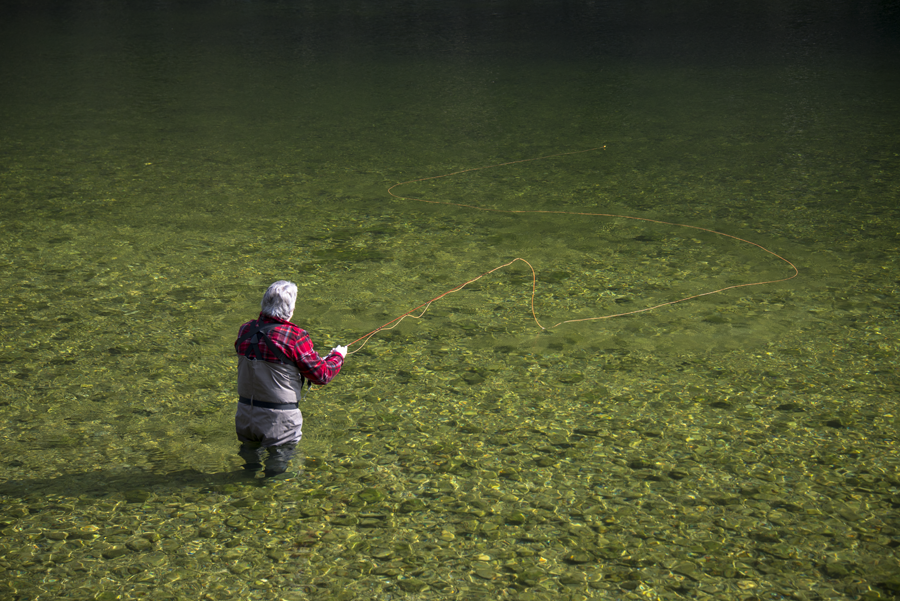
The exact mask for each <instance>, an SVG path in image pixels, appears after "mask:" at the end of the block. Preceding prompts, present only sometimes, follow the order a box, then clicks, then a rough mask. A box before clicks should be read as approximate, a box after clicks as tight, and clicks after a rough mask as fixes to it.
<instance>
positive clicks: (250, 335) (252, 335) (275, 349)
mask: <svg viewBox="0 0 900 601" xmlns="http://www.w3.org/2000/svg"><path fill="white" fill-rule="evenodd" d="M279 325H280V324H277V323H270V324H268V325H264V326H260V325H259V320H258V319H257V320H256V321H255V322H253V325H251V326H250V328H249V329H248V330H247V331H246V332H245V333H244V335H243V336H241V337H240V338H238V342H243V341H245V340H248V339H249V340H250V348H249V349H248V350H249V352H250V355H252V356H251V357H250V358H251V359H254V360H255V359H260V357H257V356H256V345H257V343H258V341H259V338H261V339H262V341H263V342H265V343H266V346H267V347H269V350H270V351H272V354H273V355H275V356H276V357H278V359H279V361H281V362H282V363H284V364H285V365H294V362H293V361H291V360H290V359H288V357H287V355H285V354H284V351H282V350H281V348H279V346H278V345H277V344H275V342H274V341H273V340H272V339H271V338H269V336H268V333H269V332H270V331H271V330H273V329H275V328H276V327H278V326H279ZM257 336H259V338H257ZM303 384H308V385H309V386H312V382H307V380H306V378H305V377H304V376H303V374H300V389H301V390H302V389H303Z"/></svg>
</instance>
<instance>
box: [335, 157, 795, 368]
mask: <svg viewBox="0 0 900 601" xmlns="http://www.w3.org/2000/svg"><path fill="white" fill-rule="evenodd" d="M604 148H606V146H597V147H595V148H588V149H587V150H576V151H573V152H562V153H559V154H548V155H546V156H541V157H535V158H531V159H522V160H519V161H509V162H506V163H498V164H496V165H487V166H484V167H473V168H471V169H463V170H461V171H454V172H452V173H445V174H444V175H435V176H431V177H422V178H419V179H411V180H409V181H405V182H400V183H397V184H394V185H393V186H391V187H390V188H388V190H387V192H388V194H390V195H391V196H393V197H394V198H397V199H400V200H411V201H415V202H426V203H429V204H439V205H447V206H451V207H460V208H464V209H475V210H477V211H487V212H492V213H538V214H549V215H580V216H586V217H618V218H621V219H632V220H634V221H646V222H648V223H658V224H661V225H671V226H674V227H683V228H689V229H692V230H698V231H701V232H708V233H710V234H715V235H717V236H724V237H726V238H731V239H732V240H737V241H738V242H743V243H744V244H749V245H751V246H755V247H756V248H758V249H760V250H762V251H764V252H766V253H768V254H770V255H772V256H773V257H775V258H777V259H779V260H781V261H783V262H784V263H786V264H787V265H789V266H790V268H791V269H792V270H793V273H792V274H791V275H789V276H788V277H785V278H781V279H777V280H765V281H759V282H750V283H747V284H734V285H732V286H725V287H724V288H717V289H716V290H710V291H708V292H701V293H699V294H693V295H691V296H685V297H684V298H679V299H677V300H673V301H668V302H665V303H660V304H658V305H653V306H652V307H646V308H644V309H635V310H634V311H626V312H625V313H615V314H613V315H601V316H598V317H584V318H581V319H567V320H564V321H561V322H559V323H557V324H554V325H552V326H550V329H552V328H555V327H557V326H561V325H563V324H567V323H577V322H582V321H598V320H601V319H612V318H613V317H623V316H625V315H634V314H636V313H644V312H646V311H652V310H654V309H659V308H660V307H666V306H668V305H675V304H677V303H683V302H685V301H689V300H692V299H695V298H700V297H702V296H709V295H711V294H719V293H720V292H725V291H726V290H733V289H735V288H746V287H749V286H763V285H765V284H777V283H778V282H786V281H788V280H792V279H794V278H795V277H797V276H798V275H800V270H799V269H797V266H796V265H794V264H793V263H791V262H790V261H788V260H787V259H785V258H784V257H782V256H781V255H779V254H777V253H775V252H772V251H771V250H769V249H768V248H765V247H764V246H762V245H760V244H757V243H756V242H751V241H750V240H745V239H743V238H738V237H737V236H732V235H731V234H726V233H724V232H717V231H715V230H711V229H708V228H705V227H699V226H696V225H687V224H684V223H672V222H670V221H662V220H659V219H649V218H647V217H633V216H631V215H617V214H614V213H587V212H579V211H546V210H528V209H493V208H489V207H478V206H475V205H469V204H463V203H458V202H449V201H444V200H429V199H427V198H414V197H412V196H400V195H398V194H394V192H393V190H394V188H397V187H399V186H404V185H406V184H414V183H417V182H424V181H430V180H435V179H441V178H445V177H451V176H454V175H460V174H462V173H470V172H472V171H481V170H483V169H493V168H494V167H505V166H507V165H516V164H518V163H528V162H531V161H540V160H542V159H550V158H554V157H562V156H568V155H572V154H582V153H585V152H592V151H594V150H601V149H604ZM517 261H522V262H523V263H525V264H526V265H528V267H529V269H531V316H532V317H533V318H534V322H535V323H536V324H537V325H538V327H539V328H541V329H542V330H547V328H545V327H544V326H543V325H541V322H540V321H539V320H538V318H537V314H536V313H535V309H534V297H535V292H536V290H537V273H536V272H535V270H534V267H532V265H531V263H529V262H528V261H526V260H525V259H523V258H521V257H516V258H515V259H513V260H512V261H510V262H509V263H504V264H503V265H499V266H497V267H495V268H493V269H491V270H490V271H485V272H484V273H482V274H481V275H479V276H477V277H474V278H472V279H471V280H468V281H466V282H463V283H462V284H459V285H457V286H454V287H453V288H451V289H450V290H447V291H446V292H444V293H443V294H440V295H438V296H436V297H434V298H433V299H431V300H429V301H426V302H424V303H422V304H421V305H419V306H417V307H414V308H413V309H410V310H409V311H407V312H406V313H403V314H402V315H400V316H399V317H396V318H394V319H392V320H391V321H389V322H387V323H386V324H384V325H383V326H380V327H377V328H375V329H374V330H372V331H371V332H369V333H368V334H366V335H364V336H360V337H359V338H357V339H356V340H354V341H353V342H351V343H350V344H348V345H347V346H352V345H354V344H356V343H357V342H359V341H361V340H362V341H363V343H362V345H360V347H359V348H358V349H356V350H354V351H351V352H350V354H351V355H352V354H353V353H356V352H358V351H360V350H361V349H362V348H363V347H364V346H365V345H366V344H367V343H368V342H369V339H370V338H372V336H374V335H375V334H377V333H378V332H381V331H384V330H392V329H394V328H396V327H397V326H398V325H400V322H402V321H403V320H404V319H406V318H407V317H412V318H413V319H421V318H422V316H424V315H425V312H426V311H428V308H429V307H431V303H433V302H435V301H437V300H440V299H442V298H444V297H445V296H447V295H448V294H452V293H454V292H459V291H460V290H462V289H463V288H465V287H466V286H468V285H469V284H471V283H473V282H477V281H478V280H480V279H481V278H483V277H484V276H486V275H490V274H492V273H494V272H495V271H497V270H499V269H503V268H504V267H509V266H510V265H512V264H513V263H515V262H517ZM423 307H424V308H423ZM419 309H422V312H421V313H420V314H419V315H413V313H415V312H416V311H418V310H419Z"/></svg>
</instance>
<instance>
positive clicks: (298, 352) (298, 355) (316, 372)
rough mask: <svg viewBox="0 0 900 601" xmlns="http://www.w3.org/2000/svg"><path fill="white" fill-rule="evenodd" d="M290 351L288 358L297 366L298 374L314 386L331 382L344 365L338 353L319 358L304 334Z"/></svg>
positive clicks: (307, 336) (310, 341) (304, 333)
mask: <svg viewBox="0 0 900 601" xmlns="http://www.w3.org/2000/svg"><path fill="white" fill-rule="evenodd" d="M301 331H302V330H301ZM291 351H292V352H291V353H290V354H288V356H289V357H290V358H291V359H293V360H294V362H295V363H296V364H297V367H298V368H299V369H300V373H301V374H303V376H304V377H305V378H306V379H307V380H309V381H310V382H312V383H313V384H315V385H316V386H324V385H325V384H328V383H329V382H331V380H333V379H334V377H335V376H336V375H338V372H339V371H341V366H342V365H343V364H344V359H343V357H341V355H340V353H331V354H329V355H328V356H327V357H325V358H322V357H320V356H319V353H317V352H316V350H315V349H314V348H313V344H312V340H310V339H309V335H308V334H307V333H306V332H303V335H302V336H300V337H299V338H298V339H297V341H296V343H295V344H294V345H293V346H292V348H291Z"/></svg>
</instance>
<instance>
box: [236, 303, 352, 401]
mask: <svg viewBox="0 0 900 601" xmlns="http://www.w3.org/2000/svg"><path fill="white" fill-rule="evenodd" d="M259 319H260V325H265V324H270V323H278V324H281V325H278V326H275V327H274V328H272V329H271V330H269V333H268V336H269V339H270V340H271V341H272V342H274V343H275V344H276V345H278V348H280V349H281V351H282V352H283V353H284V354H285V356H287V358H288V359H290V360H291V361H293V362H294V363H295V364H296V365H297V368H298V369H299V370H300V374H301V375H302V376H303V377H304V378H306V379H307V380H309V381H310V382H312V383H313V384H315V385H316V386H324V385H325V384H328V383H329V382H331V380H332V379H334V377H335V376H336V375H338V372H339V371H341V366H342V365H343V364H344V358H343V357H341V354H340V353H330V354H329V355H328V356H327V357H325V358H324V359H323V358H322V357H320V356H319V354H318V353H317V352H316V351H315V349H313V343H312V340H310V339H309V334H307V333H306V331H305V330H302V329H300V328H299V327H297V326H295V325H294V324H292V323H291V322H289V321H285V320H284V319H281V318H279V317H272V316H271V315H263V314H262V313H260V314H259ZM254 323H255V322H253V321H248V322H247V323H245V324H243V325H242V326H241V329H240V330H238V339H237V340H235V341H234V350H236V351H237V353H238V355H244V356H245V357H246V356H250V355H249V353H248V350H249V348H250V344H251V342H250V340H249V339H247V340H244V341H243V342H239V340H240V339H241V336H243V335H244V333H245V332H246V331H247V330H248V329H249V328H250V326H251V325H253V324H254ZM256 356H257V357H262V358H263V359H264V360H266V361H271V362H272V363H280V362H281V361H280V360H279V359H278V357H276V356H275V354H274V353H273V352H272V351H271V350H269V347H268V346H267V345H266V343H265V341H264V340H262V339H261V338H260V340H259V342H258V343H257V344H256Z"/></svg>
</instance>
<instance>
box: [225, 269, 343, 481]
mask: <svg viewBox="0 0 900 601" xmlns="http://www.w3.org/2000/svg"><path fill="white" fill-rule="evenodd" d="M296 302H297V284H295V283H293V282H288V281H285V280H279V281H277V282H275V283H274V284H272V285H271V286H269V289H268V290H266V293H265V294H264V295H263V299H262V303H261V308H260V313H259V319H257V320H255V321H248V322H247V323H245V324H244V325H242V326H241V329H240V330H239V331H238V338H237V340H236V341H235V343H234V348H235V350H236V351H237V354H238V395H239V397H240V399H239V401H238V406H237V414H236V415H235V417H234V423H235V429H236V430H237V437H238V440H239V441H240V442H241V449H240V451H239V454H240V456H241V457H242V458H243V459H244V461H245V465H244V469H245V470H248V471H249V472H252V473H254V474H255V472H257V471H258V470H259V469H260V468H261V467H262V464H261V462H262V454H263V451H268V455H267V457H266V459H265V471H264V473H265V476H266V477H267V478H268V477H271V476H279V475H282V477H285V475H287V469H288V465H289V463H290V461H291V458H293V456H294V452H295V450H296V447H297V443H298V442H300V437H301V436H302V435H303V433H302V431H301V429H302V427H303V414H302V413H301V412H300V407H299V402H300V401H301V399H302V397H301V393H302V391H303V384H304V383H306V382H309V384H310V385H312V384H315V385H317V386H324V385H325V384H327V383H328V382H330V381H331V380H332V379H333V378H334V377H335V376H336V375H337V374H338V372H339V371H341V366H342V365H343V364H344V356H345V355H346V354H347V347H346V346H336V347H335V348H333V349H331V352H329V353H328V355H327V356H326V357H324V358H322V357H320V356H319V355H318V353H316V351H315V350H314V349H313V343H312V341H311V340H310V339H309V335H308V334H307V333H306V331H305V330H302V329H300V328H299V327H297V326H296V325H294V324H292V323H291V322H290V319H291V317H292V316H293V314H294V306H295V304H296Z"/></svg>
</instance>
